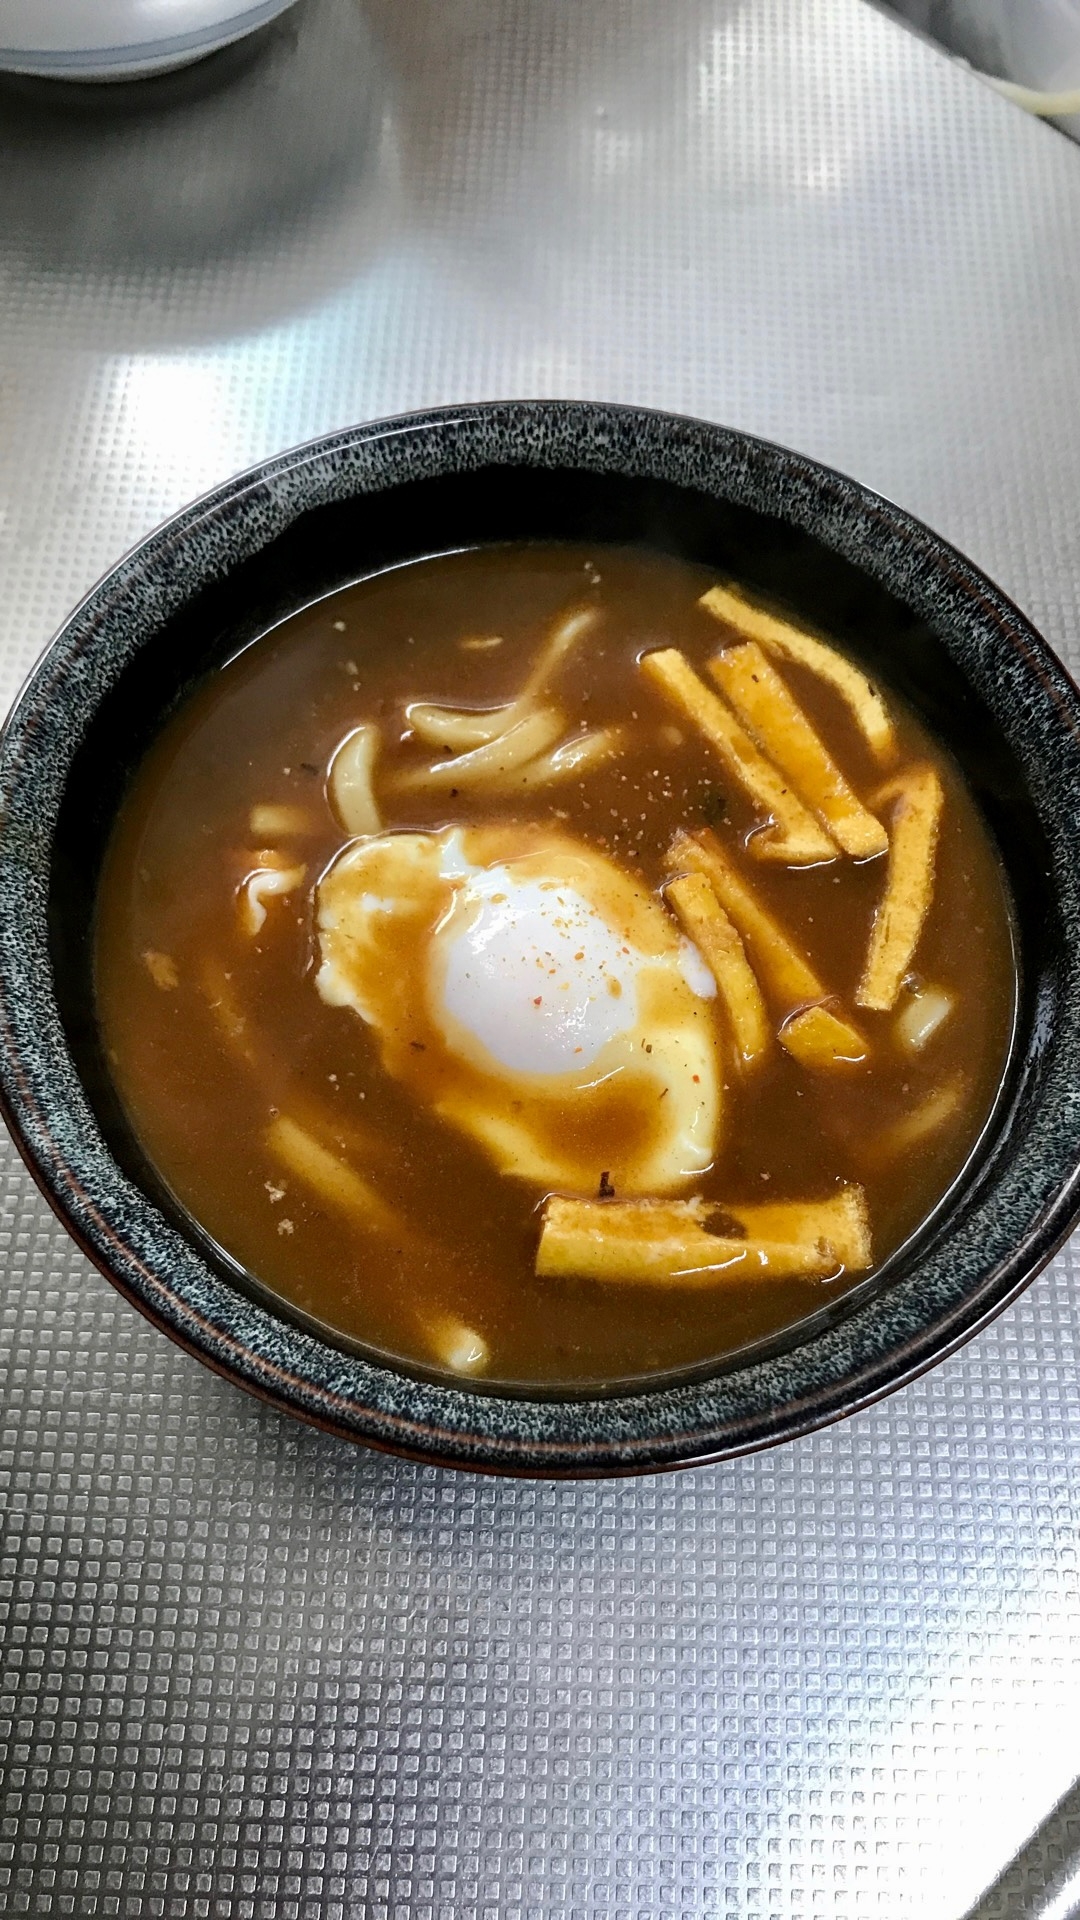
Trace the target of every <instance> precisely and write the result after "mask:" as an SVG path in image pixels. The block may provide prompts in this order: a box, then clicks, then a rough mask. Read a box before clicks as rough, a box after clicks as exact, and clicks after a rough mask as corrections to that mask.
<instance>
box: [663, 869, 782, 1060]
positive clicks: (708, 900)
mask: <svg viewBox="0 0 1080 1920" xmlns="http://www.w3.org/2000/svg"><path fill="white" fill-rule="evenodd" d="M664 896H665V898H666V899H667V900H669V901H670V902H671V905H672V906H673V907H674V909H675V911H676V913H677V914H678V916H679V919H680V920H681V922H682V926H683V931H684V933H685V934H686V935H687V938H688V939H690V940H692V941H693V943H694V945H695V946H696V947H697V949H698V951H699V953H700V954H701V957H702V959H703V960H704V961H705V964H706V966H707V967H708V968H709V971H710V973H711V974H712V976H713V979H714V980H715V981H716V984H717V987H718V989H719V992H720V998H721V1000H722V1001H723V1003H724V1007H725V1010H726V1012H727V1016H728V1021H729V1023H730V1026H731V1034H732V1038H733V1040H734V1042H735V1050H736V1053H737V1054H738V1056H739V1059H740V1060H741V1061H742V1063H743V1065H744V1066H747V1067H751V1066H753V1065H754V1064H755V1062H757V1061H758V1060H760V1059H761V1058H762V1056H763V1055H764V1054H765V1053H767V1052H768V1049H769V1047H770V1045H771V1043H772V1028H771V1026H770V1024H769V1017H768V1015H767V1013H766V1011H765V1002H764V1000H763V999H762V997H761V988H760V987H759V986H758V983H757V976H756V974H755V973H754V970H753V968H752V966H751V965H750V962H749V960H748V959H747V957H746V949H745V947H744V946H743V943H742V941H741V940H740V938H739V935H738V932H737V930H736V928H735V927H734V926H733V925H732V923H731V921H730V920H729V919H728V916H727V914H726V913H725V912H724V909H723V907H722V906H721V905H720V902H719V900H718V899H717V897H716V894H715V893H714V892H713V889H712V887H711V886H710V884H709V882H708V880H707V879H706V878H705V875H704V874H703V873H684V874H682V875H680V877H679V878H678V879H676V880H671V881H669V882H668V884H667V886H666V887H665V888H664Z"/></svg>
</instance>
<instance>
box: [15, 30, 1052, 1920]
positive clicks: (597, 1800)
mask: <svg viewBox="0 0 1080 1920" xmlns="http://www.w3.org/2000/svg"><path fill="white" fill-rule="evenodd" d="M1078 309H1080V154H1078V153H1077V151H1076V149H1075V148H1074V147H1071V146H1069V145H1068V144H1067V143H1066V142H1064V141H1062V140H1061V139H1059V138H1058V137H1057V136H1055V135H1054V134H1053V133H1052V132H1050V131H1048V130H1047V129H1045V128H1042V127H1039V126H1037V125H1034V124H1032V123H1029V122H1028V121H1026V120H1025V119H1023V118H1022V117H1021V116H1020V115H1019V114H1018V113H1017V112H1016V111H1015V110H1014V109H1012V108H1010V107H1009V106H1007V105H1006V104H1005V103H1003V102H1002V101H1000V100H999V99H997V98H995V97H994V96H993V95H991V94H990V93H989V92H987V91H985V90H983V89H981V88H980V87H979V86H978V85H977V84H976V83H975V82H974V81H972V80H971V79H970V78H968V77H967V76H965V75H964V74H963V73H962V72H960V71H959V70H957V69H956V68H954V67H952V66H950V65H949V64H948V63H947V62H946V61H945V60H944V59H942V58H939V57H938V56H937V55H935V54H934V53H933V52H932V51H931V50H930V49H929V48H928V47H927V46H926V45H924V44H922V43H921V42H919V41H918V40H916V39H915V38H914V37H912V36H910V35H908V34H907V33H905V32H904V31H903V30H902V29H901V28H899V27H898V26H896V25H895V24H894V23H893V22H891V21H889V20H887V19H886V18H885V17H884V16H882V15H879V14H878V13H876V12H874V11H872V10H871V9H870V8H868V7H866V6H864V5H862V4H861V0H667V4H665V5H663V6H656V5H655V4H654V3H653V0H578V3H577V4H574V5H568V4H566V3H565V0H412V4H410V5H409V6H400V5H398V4H395V0H360V3H358V0H304V3H303V4H302V5H301V6H300V7H299V8H298V9H297V10H296V12H295V13H293V14H291V15H290V16H288V17H287V18H286V19H285V20H284V21H283V22H282V23H281V24H280V25H279V26H278V27H276V28H275V29H272V30H270V31H269V32H268V33H267V34H265V35H264V36H262V38H261V39H260V40H259V41H257V42H255V43H252V44H251V45H250V46H248V47H246V48H242V49H239V50H236V51H234V52H233V53H231V54H228V55H225V56H222V57H221V58H220V59H219V60H217V61H215V62H213V63H210V64H209V65H207V66H205V67H203V68H201V69H198V70H195V71H194V72H192V73H191V74H189V75H187V76H180V77H177V78H175V79H171V80H168V81H162V82H160V83H154V84H153V85H150V86H148V87H146V88H145V89H143V90H132V89H128V88H122V89H116V90H109V91H108V92H107V93H105V94H96V93H95V94H94V95H93V96H91V95H82V96H79V95H76V94H71V95H68V94H66V93H63V92H61V91H56V92H48V91H38V90H34V89H32V88H30V87H26V86H23V87H20V88H16V87H14V86H12V87H10V88H7V89H5V90H4V91H3V94H2V97H0V574H2V578H3V583H4V584H3V594H2V597H0V697H2V698H3V699H8V698H10V696H11V695H12V694H13V692H14V691H15V689H16V687H17V684H18V682H19V680H20V678H21V676H22V674H23V672H24V671H25V669H26V667H27V665H28V663H29V661H30V660H31V658H32V657H33V655H34V654H35V652H36V651H37V650H38V648H39V647H40V646H41V645H42V643H43V642H44V641H45V639H46V638H47V636H48V634H49V632H50V630H51V629H52V628H53V627H54V626H55V625H56V624H57V622H58V621H59V619H60V618H61V617H62V615H63V613H64V612H65V610H66V609H67V607H68V606H69V605H70V604H71V603H72V601H73V600H74V599H75V598H76V597H77V596H78V594H79V593H80V592H81V591H82V590H83V589H84V588H85V587H86V586H87V585H88V584H89V583H90V581H91V580H92V579H93V578H94V577H95V575H97V574H98V573H100V572H101V571H102V570H103V569H104V568H105V567H106V566H107V565H108V564H109V563H110V561H111V560H113V559H114V558H115V557H116V555H117V554H118V553H119V552H120V551H121V550H122V549H123V548H125V547H126V546H127V545H129V544H130V543H131V542H132V541H133V540H135V539H136V538H138V537H139V535H141V534H142V533H143V532H144V531H146V530H147V529H148V528H149V527H150V526H152V525H153V524H154V523H155V522H156V521H158V520H159V519H161V518H162V517H163V516H164V515H165V514H166V513H167V512H169V511H170V510H172V509H173V508H175V507H177V506H179V505H180V504H182V503H183V502H184V501H185V500H187V499H189V498H190V497H191V496H193V495H194V494H196V493H198V492H199V491H200V490H201V489H203V488H205V487H206V486H208V485H209V484H211V483H213V482H216V481H218V480H220V479H222V478H223V477H225V476H226V475H227V474H228V473H230V472H232V471H235V470H237V469H238V468H240V467H242V466H244V465H246V464H247V463H248V462H250V461H252V460H254V459H256V458H258V457H260V456H262V455H263V454H267V453H270V452H273V451H275V450H277V449H279V448H281V447H283V446H285V445H288V444H290V443H293V442H295V441H298V440H302V439H304V438H306V437H308V436H310V435H313V434H315V433H318V432H322V431H324V430H327V429H330V428H333V427H335V426H338V425H341V424H344V423H346V422H349V421H352V420H355V419H360V418H365V417H373V416H377V415H379V414H383V413H389V412H396V411H399V410H402V409H405V408H408V407H411V406H419V405H424V404H428V403H437V402H445V401H452V400H459V399H464V398H478V397H494V396H498V395H522V394H562V395H587V396H590V397H595V398H608V399H615V400H624V401H634V402H639V403H646V404H652V405H658V406H669V407H673V408H676V409H680V410H683V411H687V412H695V413H701V414H704V415H707V416H710V417H712V418H716V419H720V420H724V421H726V422H729V423H730V424H732V425H737V426H743V427H748V428H750V429H752V430H754V431H756V432H759V433H762V434H765V435H767V436H770V437H772V438H775V439H779V440H781V441H784V442H786V443H788V444H791V445H795V446H797V447H799V448H800V449H802V450H804V451H806V452H809V453H811V454H814V455H817V456H818V457H820V458H824V459H826V460H829V461H831V462H833V463H834V464H836V465H837V466H839V467H841V468H844V469H846V470H848V471H850V472H853V473H854V474H856V475H857V476H858V477H859V478H860V479H862V480H864V481H867V482H869V483H870V484H872V485H875V486H877V487H879V488H881V489H882V490H883V491H885V492H887V493H889V494H891V495H892V496H893V497H894V498H897V499H899V500H900V501H901V502H902V503H903V504H904V505H905V506H907V507H910V508H912V509H913V510H914V511H916V512H917V513H920V514H921V515H922V516H923V517H924V518H926V519H928V520H929V521H930V522H931V523H932V524H933V525H934V526H935V527H937V528H938V529H940V530H941V531H943V532H944V533H946V534H948V535H949V536H951V537H952V538H954V539H955V540H956V541H957V542H958V543H959V544H960V545H962V546H963V547H965V548H966V549H967V550H968V551H969V552H970V553H971V554H972V557H973V558H975V559H976V560H978V561H980V562H982V563H983V564H984V565H985V566H987V568H988V569H989V570H990V572H991V573H993V574H994V575H995V577H996V578H998V579H999V580H1000V581H1001V583H1002V584H1003V585H1004V586H1005V587H1006V588H1008V589H1009V590H1011V591H1012V592H1013V593H1014V595H1015V596H1016V597H1017V598H1018V599H1019V600H1020V602H1021V603H1022V604H1023V606H1024V607H1025V609H1026V610H1027V611H1028V612H1029V613H1030V614H1031V615H1032V616H1033V617H1034V618H1035V620H1036V621H1037V622H1038V623H1039V624H1040V625H1041V626H1042V627H1043V628H1044V630H1045V631H1046V632H1047V634H1048V636H1049V637H1050V638H1051V640H1053V641H1054V642H1055V643H1056V644H1057V645H1058V646H1059V647H1061V648H1062V649H1063V651H1064V652H1065V653H1066V656H1067V657H1070V658H1072V659H1073V661H1074V662H1080V644H1078V643H1077V642H1076V641H1075V639H1074V630H1075V616H1076V609H1077V587H1076V580H1077V573H1078V566H1077V562H1078V558H1080V518H1078V516H1077V512H1076V500H1077V497H1078V493H1080V442H1078V439H1077V433H1076V418H1077V411H1078V408H1080V327H1078V326H1077V321H1076V316H1077V312H1078ZM0 1249H2V1253H3V1279H2V1285H0V1320H2V1332H0V1360H2V1363H3V1370H4V1382H3V1390H2V1400H0V1502H2V1524H3V1540H2V1555H3V1557H2V1563H0V1657H2V1669H3V1672H2V1688H3V1691H2V1692H0V1774H2V1779H0V1913H3V1915H4V1916H5V1920H6V1916H8V1915H11V1916H16V1915H20V1914H24V1913H25V1914H45V1915H49V1916H53V1915H66V1914H70V1915H74V1916H91V1915H92V1916H98V1915H117V1916H136V1915H137V1916H140V1917H141V1916H153V1915H162V1916H166V1917H167V1920H211V1917H214V1920H271V1917H272V1920H360V1916H363V1917H364V1920H367V1917H368V1916H370V1920H451V1917H452V1920H547V1917H548V1916H552V1917H554V1916H559V1920H563V1916H567V1917H568V1920H736V1916H738V1920H813V1916H817V1915H827V1916H829V1920H871V1917H874V1920H907V1916H910V1917H911V1920H916V1917H917V1920H959V1917H960V1915H961V1914H963V1913H964V1912H965V1911H966V1910H967V1909H968V1908H970V1907H971V1906H972V1904H973V1903H975V1902H980V1901H981V1902H982V1903H983V1905H982V1907H981V1908H980V1912H985V1913H986V1914H987V1915H990V1914H991V1913H992V1914H993V1915H994V1916H995V1920H1002V1917H1007V1916H1011V1915H1013V1914H1020V1913H1023V1914H1024V1915H1029V1914H1031V1915H1034V1914H1035V1913H1036V1912H1038V1913H1040V1914H1041V1913H1042V1912H1043V1906H1042V1905H1040V1904H1039V1902H1040V1901H1041V1900H1042V1894H1043V1891H1045V1890H1046V1889H1048V1888H1050V1887H1051V1884H1052V1883H1053V1884H1054V1885H1058V1886H1059V1885H1060V1884H1061V1880H1060V1876H1061V1873H1062V1872H1063V1871H1064V1870H1065V1869H1064V1868H1063V1860H1064V1859H1065V1858H1066V1856H1067V1854H1068V1849H1069V1847H1070V1846H1071V1844H1072V1836H1074V1832H1075V1821H1074V1820H1072V1821H1071V1822H1070V1818H1069V1817H1068V1814H1067V1807H1068V1804H1069V1803H1067V1802H1066V1813H1064V1814H1062V1815H1061V1816H1060V1817H1059V1818H1058V1819H1057V1820H1056V1822H1055V1821H1054V1820H1050V1821H1048V1822H1047V1819H1046V1817H1047V1814H1048V1811H1049V1809H1051V1808H1052V1807H1053V1806H1054V1805H1055V1803H1057V1802H1059V1801H1061V1800H1062V1797H1063V1796H1065V1795H1067V1793H1068V1790H1069V1788H1070V1785H1071V1783H1072V1781H1073V1779H1074V1776H1075V1774H1076V1771H1077V1766H1078V1758H1077V1738H1076V1728H1077V1725H1078V1724H1080V1590H1078V1583H1077V1569H1076V1554H1077V1532H1078V1528H1080V1380H1078V1369H1077V1345H1078V1341H1080V1310H1078V1305H1077V1299H1076V1256H1075V1253H1074V1252H1072V1251H1067V1252H1066V1253H1064V1254H1063V1255H1062V1256H1060V1257H1059V1259H1058V1260H1056V1261H1055V1263H1054V1264H1053V1266H1052V1268H1051V1269H1050V1270H1049V1272H1048V1273H1047V1274H1046V1275H1045V1276H1044V1277H1043V1279H1042V1280H1040V1281H1039V1282H1038V1283H1037V1285H1036V1286H1035V1287H1034V1288H1033V1289H1032V1290H1031V1291H1030V1292H1029V1293H1028V1294H1027V1295H1026V1296H1025V1298H1024V1299H1023V1300H1022V1301H1021V1302H1019V1303H1018V1305H1017V1306H1015V1307H1014V1308H1013V1309H1012V1310H1011V1311H1010V1312H1009V1313H1008V1314H1007V1315H1006V1316H1005V1317H1003V1318H1002V1319H1001V1320H1000V1321H999V1322H998V1323H997V1324H996V1325H995V1326H993V1327H992V1328H991V1329H990V1330H989V1331H988V1332H986V1333H985V1334H984V1335H983V1336H982V1337H981V1339H980V1340H979V1341H978V1342H977V1343H976V1344H975V1345H973V1346H972V1347H971V1348H969V1349H968V1350H967V1351H966V1352H965V1353H963V1354H962V1355H960V1356H959V1357H958V1358H956V1359H954V1360H953V1361H951V1362H950V1363H948V1364H946V1365H945V1366H943V1367H941V1368H939V1369H938V1370H937V1371H936V1372H934V1373H933V1374H931V1375H930V1376H929V1377H928V1378H927V1379H925V1380H924V1381H922V1382H920V1383H919V1384H917V1385H916V1386H913V1387H912V1388H910V1389H909V1390H907V1391H906V1392H904V1393H903V1394H901V1395H898V1396H896V1397H895V1398H893V1399H892V1400H890V1401H888V1402H886V1403H885V1404H883V1405H882V1406H880V1407H879V1408H877V1409H876V1410H874V1411H873V1412H871V1413H868V1414H865V1415H863V1416H861V1417H860V1418H858V1419H856V1420H853V1421H850V1422H848V1423H846V1424H845V1425H843V1426H840V1427H838V1428H835V1429H832V1430H830V1431H828V1432H826V1433H823V1434H820V1435H818V1436H816V1437H814V1438H812V1439H810V1440H807V1441H805V1442H802V1443H799V1444H796V1445H793V1446H789V1447H787V1448H785V1449H782V1450H780V1451H777V1452H775V1453H772V1454H769V1455H765V1456H761V1457H759V1458H756V1459H753V1460H748V1461H745V1462H741V1463H736V1464H734V1465H732V1466H729V1467H726V1468H720V1469H703V1470H699V1471H696V1472H693V1473H687V1474H684V1475H681V1476H671V1477H665V1478H660V1479H657V1480H654V1481H647V1482H640V1483H638V1482H630V1483H611V1484H601V1485H595V1486H588V1485H586V1486H554V1485H546V1484H502V1483H498V1482H494V1481H481V1480H477V1479H474V1478H470V1477H468V1476H464V1475H449V1474H443V1473H439V1472H437V1471H434V1470H430V1469H424V1468H420V1467H416V1466H412V1465H408V1464H401V1463H397V1462H394V1461H390V1460H387V1459H384V1458H380V1457H378V1456H375V1455H371V1454H365V1453H362V1452H359V1451H355V1450H351V1449H350V1448H348V1447H347V1446H346V1445H344V1444H342V1443H339V1442H336V1441H334V1440H331V1439H328V1438H325V1437H321V1436H318V1435H316V1434H314V1433H311V1432H308V1431H307V1430H305V1429H302V1428H299V1427H295V1426H293V1425H291V1424H289V1423H288V1422H286V1421H284V1420H283V1419H281V1418H279V1417H278V1416H276V1415H275V1414H273V1413H271V1412H268V1411H266V1410H264V1409H262V1408H260V1407H258V1406H257V1405H255V1404H254V1403H251V1402H249V1401H247V1400H245V1399H244V1398H243V1397H242V1396H241V1395H240V1394H239V1393H237V1392H236V1391H235V1390H234V1389H233V1388H231V1387H229V1386H227V1385H226V1384H224V1383H222V1382H221V1381H219V1380H217V1379H215V1378H214V1377H212V1376H211V1375H210V1374H208V1373H206V1372H204V1371H203V1370H201V1369H200V1368H199V1367H198V1366H197V1365H196V1364H195V1363H194V1362H192V1361H190V1360H188V1359H187V1358H185V1357H183V1356H182V1355H180V1354H178V1353H177V1352H176V1351H174V1350H173V1349H172V1348H171V1347H170V1346H169V1345H168V1344H167V1343H166V1342H165V1340H164V1339H163V1338H162V1337H161V1336H159V1335H158V1334H157V1333H155V1332H154V1331H153V1330H152V1329H150V1328H149V1327H148V1326H146V1325H144V1324H143V1323H142V1322H141V1321H140V1320H139V1319H137V1318H136V1316H135V1315H134V1314H133V1313H132V1312H131V1311H130V1310H129V1308H127V1307H126V1306H125V1305H124V1304H123V1303H122V1302H121V1301H120V1300H119V1299H118V1298H117V1297H116V1296H114V1295H113V1294H112V1293H111V1291H110V1290H109V1288H108V1287H107V1286H106V1284H105V1283H104V1282H103V1281H102V1280H100V1279H99V1278H97V1277H96V1276H95V1275H94V1274H93V1273H92V1272H90V1271H89V1269H88V1268H87V1265H86V1263H85V1262H84V1261H83V1259H82V1258H81V1256H80V1255H79V1254H78V1253H77V1252H76V1250H75V1249H74V1248H73V1246H71V1245H70V1243H69V1242H68V1241H67V1240H66V1238H65V1237H64V1235H63V1233H62V1232H61V1231H60V1229H59V1228H58V1227H57V1226H56V1225H55V1224H54V1223H53V1222H52V1221H51V1219H50V1216H49V1215H48V1213H47V1211H46V1209H45V1207H44V1205H43V1203H42V1202H41V1201H40V1199H38V1198H37V1196H36V1195H35V1193H34V1191H33V1189H32V1187H31V1184H30V1182H29V1179H28V1177H27V1176H26V1175H25V1174H24V1173H23V1171H22V1170H21V1168H20V1166H19V1163H18V1161H17V1159H16V1157H15V1155H14V1152H13V1151H12V1150H11V1149H6V1150H5V1152H4V1155H3V1157H2V1159H0ZM1044 1822H1046V1824H1045V1825H1042V1826H1041V1825H1040V1823H1044ZM1040 1834H1041V1835H1042V1837H1041V1838H1040ZM1033 1835H1034V1836H1035V1837H1034V1838H1032V1836H1033ZM1014 1855H1018V1856H1019V1858H1018V1861H1017V1863H1016V1865H1015V1866H1014V1868H1013V1870H1012V1878H1011V1880H1008V1881H1003V1882H1002V1883H1001V1887H1000V1888H999V1889H998V1890H997V1891H996V1892H993V1893H987V1892H986V1889H987V1888H988V1886H989V1884H990V1883H991V1882H992V1881H993V1880H994V1879H995V1878H996V1876H998V1875H1000V1874H1001V1873H1002V1872H1003V1871H1004V1870H1005V1869H1006V1868H1007V1866H1008V1863H1009V1861H1010V1859H1011V1858H1012V1857H1013V1856H1014ZM1046 1911H1047V1913H1049V1908H1047V1909H1046ZM1069 1911H1071V1909H1069ZM1055 1912H1056V1913H1057V1914H1058V1920H1062V1917H1063V1915H1064V1912H1065V1909H1064V1908H1062V1907H1060V1902H1059V1907H1058V1908H1055Z"/></svg>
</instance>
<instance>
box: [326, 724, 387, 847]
mask: <svg viewBox="0 0 1080 1920" xmlns="http://www.w3.org/2000/svg"><path fill="white" fill-rule="evenodd" d="M379 745H380V739H379V729H378V727H376V726H372V725H371V724H370V723H369V724H368V725H366V726H363V727H356V728H355V729H354V731H353V732H352V733H350V734H348V735H347V737H346V738H345V739H344V740H343V741H342V743H341V745H340V747H339V748H338V750H337V752H336V753H335V755H334V757H333V759H332V761H331V762H330V801H331V804H332V806H333V809H334V812H335V813H336V814H337V817H338V820H339V821H340V823H341V825H342V827H343V828H344V830H345V832H346V833H347V834H349V835H350V837H351V838H356V839H359V838H360V837H361V836H362V835H365V834H369V833H381V832H382V819H381V817H380V814H379V806H378V802H377V800H376V798H375V786H374V780H375V761H376V759H377V758H378V752H379Z"/></svg>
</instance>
